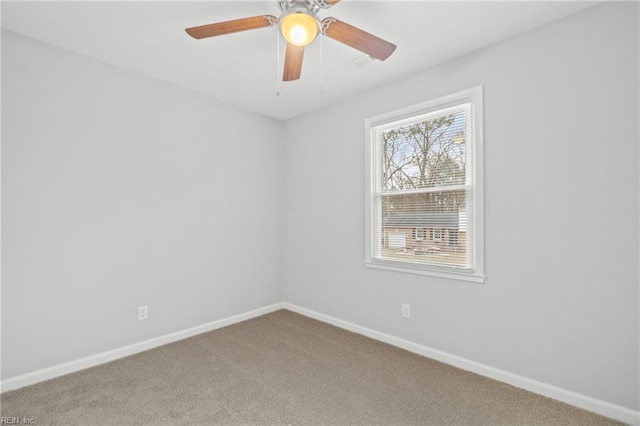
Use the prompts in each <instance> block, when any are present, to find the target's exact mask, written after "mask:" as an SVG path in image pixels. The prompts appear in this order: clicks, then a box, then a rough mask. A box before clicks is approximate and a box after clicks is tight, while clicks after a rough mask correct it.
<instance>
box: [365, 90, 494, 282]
mask: <svg viewBox="0 0 640 426" xmlns="http://www.w3.org/2000/svg"><path fill="white" fill-rule="evenodd" d="M465 103H469V104H470V108H469V116H468V117H467V120H468V123H469V124H468V135H467V140H468V141H470V143H471V144H473V145H472V146H471V149H470V150H469V152H470V154H469V155H470V158H469V160H470V163H468V167H470V175H469V176H468V179H467V182H468V184H467V185H468V188H467V190H468V195H467V197H468V198H467V199H468V202H467V204H466V207H465V208H466V212H467V218H466V220H467V223H466V228H467V229H466V232H467V233H470V234H471V235H470V238H468V239H467V244H470V245H472V247H470V248H471V250H470V251H469V253H470V256H471V257H470V259H469V261H470V265H471V266H470V267H469V268H460V267H454V266H451V267H449V266H446V265H433V264H422V263H413V262H409V261H404V260H390V259H382V258H381V255H380V254H379V253H374V250H375V247H376V244H375V243H374V238H375V236H376V234H380V232H382V224H381V213H380V210H381V207H380V206H379V204H378V203H377V202H376V200H377V194H378V192H377V191H378V190H379V189H378V188H379V186H380V182H379V181H380V173H379V170H380V165H379V159H378V158H376V149H375V147H374V144H375V143H376V128H378V127H380V126H383V125H388V124H391V123H397V122H402V121H403V120H406V121H410V120H411V119H412V118H413V117H416V116H420V115H423V114H428V113H430V112H436V111H439V110H443V109H446V108H450V107H455V106H457V105H460V104H465ZM365 179H366V180H365V188H366V189H365V265H366V266H367V267H369V268H374V269H383V270H388V271H397V272H405V273H412V274H419V275H427V276H435V277H440V278H450V279H458V280H463V281H471V282H477V283H483V282H484V279H485V275H484V138H483V88H482V86H476V87H473V88H471V89H466V90H462V91H460V92H456V93H453V94H450V95H445V96H442V97H439V98H437V99H432V100H429V101H426V102H423V103H420V104H417V105H413V106H410V107H407V108H403V109H400V110H397V111H392V112H389V113H386V114H382V115H378V116H375V117H371V118H367V119H366V120H365ZM376 229H377V230H378V231H376V232H374V230H376Z"/></svg>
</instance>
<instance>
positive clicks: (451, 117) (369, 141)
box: [365, 87, 484, 282]
mask: <svg viewBox="0 0 640 426" xmlns="http://www.w3.org/2000/svg"><path fill="white" fill-rule="evenodd" d="M365 124H366V149H365V151H366V163H365V168H366V171H367V178H368V180H369V182H368V184H367V185H366V191H367V192H366V203H365V204H366V208H367V212H366V220H365V222H366V239H367V240H366V244H365V245H366V250H367V253H366V265H367V266H369V267H373V268H380V269H388V270H395V271H401V272H411V273H418V274H425V275H433V276H439V277H445V278H458V279H464V280H468V281H475V282H483V281H484V253H483V250H482V247H483V232H484V229H483V217H482V214H483V190H484V188H483V139H482V87H476V88H473V89H469V90H465V91H462V92H458V93H455V94H453V95H448V96H444V97H442V98H438V99H435V100H431V101H428V102H425V103H422V104H419V105H415V106H412V107H409V108H405V109H403V110H400V111H395V112H392V113H388V114H384V115H381V116H378V117H373V118H370V119H367V120H366V123H365ZM412 231H413V233H414V237H415V241H416V242H414V243H413V244H419V245H418V246H415V247H413V250H402V251H399V250H397V247H398V242H397V241H395V240H393V239H392V238H391V237H388V236H389V235H390V233H391V232H393V233H394V234H396V235H401V234H403V235H406V234H408V235H411V232H412ZM428 236H430V237H431V238H430V240H429V239H427V237H428ZM418 241H421V242H420V243H417V242H418ZM403 246H407V242H406V241H404V245H403ZM407 248H412V247H410V246H409V247H407Z"/></svg>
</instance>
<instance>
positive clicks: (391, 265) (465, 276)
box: [364, 260, 486, 284]
mask: <svg viewBox="0 0 640 426" xmlns="http://www.w3.org/2000/svg"><path fill="white" fill-rule="evenodd" d="M364 264H365V266H366V267H367V268H372V269H382V270H385V271H394V272H404V273H407V274H414V275H423V276H430V277H438V278H447V279H452V280H459V281H469V282H474V283H480V284H482V283H484V279H485V278H486V277H485V275H483V274H477V273H472V272H458V271H445V270H442V271H440V270H435V269H427V268H425V267H422V266H412V265H403V264H398V263H395V262H387V261H381V260H375V261H373V260H369V261H365V263H364Z"/></svg>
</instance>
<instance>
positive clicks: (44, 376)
mask: <svg viewBox="0 0 640 426" xmlns="http://www.w3.org/2000/svg"><path fill="white" fill-rule="evenodd" d="M282 308H283V306H282V303H276V304H274V305H270V306H265V307H263V308H259V309H255V310H253V311H249V312H245V313H242V314H238V315H233V316H230V317H227V318H223V319H220V320H217V321H213V322H210V323H207V324H202V325H198V326H196V327H192V328H188V329H186V330H182V331H177V332H175V333H171V334H166V335H164V336H160V337H155V338H153V339H149V340H145V341H143V342H139V343H134V344H131V345H127V346H123V347H121V348H117V349H114V350H111V351H107V352H103V353H100V354H96V355H91V356H88V357H85V358H81V359H77V360H75V361H70V362H66V363H64V364H60V365H55V366H53V367H48V368H43V369H42V370H37V371H33V372H31V373H26V374H21V375H20V376H16V377H11V378H9V379H6V380H3V381H2V382H0V389H1V390H2V392H6V391H10V390H14V389H19V388H21V387H24V386H29V385H33V384H35V383H39V382H43V381H45V380H49V379H53V378H55V377H59V376H63V375H65V374H69V373H73V372H76V371H79V370H84V369H85V368H89V367H94V366H96V365H100V364H104V363H106V362H110V361H114V360H116V359H120V358H124V357H126V356H129V355H133V354H137V353H139V352H143V351H147V350H149V349H153V348H156V347H158V346H162V345H166V344H168V343H173V342H176V341H178V340H182V339H186V338H187V337H191V336H195V335H197V334H202V333H206V332H208V331H211V330H215V329H218V328H222V327H226V326H228V325H231V324H235V323H238V322H242V321H246V320H248V319H251V318H255V317H259V316H261V315H264V314H268V313H271V312H275V311H277V310H279V309H282Z"/></svg>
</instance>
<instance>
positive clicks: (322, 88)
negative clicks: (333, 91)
mask: <svg viewBox="0 0 640 426" xmlns="http://www.w3.org/2000/svg"><path fill="white" fill-rule="evenodd" d="M323 38H324V37H322V34H320V94H321V95H323V94H324V54H323V52H322V39H323Z"/></svg>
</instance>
